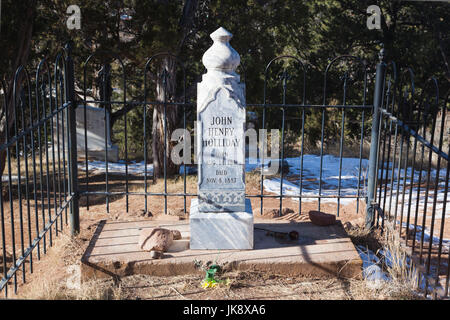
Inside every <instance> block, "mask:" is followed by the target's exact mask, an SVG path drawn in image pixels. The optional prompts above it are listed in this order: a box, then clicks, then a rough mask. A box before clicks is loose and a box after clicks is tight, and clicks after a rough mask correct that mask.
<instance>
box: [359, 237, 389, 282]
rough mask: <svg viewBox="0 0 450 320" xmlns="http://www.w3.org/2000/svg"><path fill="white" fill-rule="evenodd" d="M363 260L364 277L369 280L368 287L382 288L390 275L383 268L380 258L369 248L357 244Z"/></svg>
mask: <svg viewBox="0 0 450 320" xmlns="http://www.w3.org/2000/svg"><path fill="white" fill-rule="evenodd" d="M356 250H357V251H358V254H359V256H360V257H361V260H362V261H363V278H364V279H365V280H367V281H368V282H367V285H368V287H370V288H372V289H378V288H380V287H381V286H382V285H383V283H384V282H386V281H389V280H390V277H389V276H388V274H387V273H386V272H384V271H383V269H382V268H381V261H380V259H379V258H378V257H377V256H376V255H375V254H374V253H373V252H372V251H371V250H369V249H368V248H365V247H363V246H361V245H359V246H356Z"/></svg>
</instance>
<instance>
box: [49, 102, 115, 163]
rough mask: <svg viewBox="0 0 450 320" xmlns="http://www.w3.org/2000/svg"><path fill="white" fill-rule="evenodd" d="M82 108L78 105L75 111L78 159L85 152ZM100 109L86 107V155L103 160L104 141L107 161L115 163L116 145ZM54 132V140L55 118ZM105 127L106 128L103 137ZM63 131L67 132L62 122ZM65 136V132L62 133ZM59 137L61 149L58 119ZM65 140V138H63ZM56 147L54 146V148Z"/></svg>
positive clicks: (102, 110) (60, 126)
mask: <svg viewBox="0 0 450 320" xmlns="http://www.w3.org/2000/svg"><path fill="white" fill-rule="evenodd" d="M84 108H85V107H84V106H83V105H79V106H78V107H77V108H76V109H75V110H76V122H77V151H78V157H79V158H84V157H85V155H86V152H85V134H84V133H85V132H84ZM106 115H107V116H106V119H105V110H104V109H102V108H96V107H92V106H86V133H87V151H88V152H87V155H88V158H93V159H97V160H102V161H104V160H105V139H106V148H107V150H108V154H107V155H108V161H111V162H117V161H119V149H118V147H117V146H116V145H113V144H112V142H111V134H110V129H109V115H108V111H106ZM53 126H54V130H55V140H56V116H55V121H54V122H53ZM105 126H106V128H107V132H106V137H105ZM64 129H65V130H67V124H66V123H65V122H64ZM64 135H65V136H67V132H64ZM59 136H60V145H61V148H62V119H61V117H60V119H59ZM65 138H66V137H65ZM67 145H68V144H67V141H65V149H66V153H67ZM55 147H56V146H55ZM56 148H57V147H56Z"/></svg>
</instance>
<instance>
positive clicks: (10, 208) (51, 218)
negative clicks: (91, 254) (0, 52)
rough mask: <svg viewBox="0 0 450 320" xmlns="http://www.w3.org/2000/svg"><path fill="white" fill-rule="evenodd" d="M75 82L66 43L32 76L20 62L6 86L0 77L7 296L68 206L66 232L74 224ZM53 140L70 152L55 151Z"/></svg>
mask: <svg viewBox="0 0 450 320" xmlns="http://www.w3.org/2000/svg"><path fill="white" fill-rule="evenodd" d="M52 74H53V75H52ZM33 83H34V86H33ZM73 86H74V82H73V61H72V59H71V57H70V47H66V50H65V52H61V53H60V54H58V56H57V58H56V61H55V64H54V69H53V70H52V69H50V65H49V64H48V62H47V61H46V60H42V61H41V62H40V63H39V66H38V67H37V70H36V73H35V75H34V76H33V75H31V74H30V73H29V72H28V71H27V70H26V69H25V68H24V67H22V66H21V67H19V68H18V69H17V71H16V73H15V75H14V80H13V81H12V83H11V87H7V85H6V83H5V82H2V91H3V108H2V125H3V126H4V130H3V134H4V143H2V144H1V146H0V152H1V153H2V161H3V164H4V165H5V170H4V172H5V174H4V175H3V176H2V181H1V182H0V183H1V185H0V186H1V188H0V190H1V193H0V214H1V216H0V219H1V234H2V238H1V239H2V242H1V243H2V248H1V250H2V253H1V254H2V257H1V260H2V261H1V263H2V266H1V269H2V279H1V281H0V290H3V291H4V293H5V296H7V294H8V285H9V284H11V283H12V284H13V286H14V292H16V291H17V286H18V278H19V277H20V274H21V278H22V282H23V283H24V282H25V281H26V273H27V271H29V272H33V263H34V261H35V259H36V258H37V259H38V260H40V259H41V255H42V254H45V253H46V252H47V250H48V247H49V246H52V245H53V239H54V237H55V236H58V235H59V233H60V232H62V231H63V228H64V225H65V224H67V223H68V220H67V219H68V214H67V211H68V210H70V212H71V214H70V217H71V222H72V223H71V226H72V230H77V229H78V221H77V219H78V214H77V211H78V202H77V193H76V190H77V186H76V183H77V176H76V174H77V160H76V140H75V139H76V135H75V125H76V123H75V119H74V112H75V105H74V103H73V101H74V99H73V93H74V89H73ZM54 128H56V129H57V130H56V132H55V130H54ZM60 134H61V135H60ZM59 145H62V146H63V148H67V149H68V150H70V152H69V153H70V154H69V156H66V153H64V152H62V153H60V152H57V151H58V150H60V149H57V148H56V147H57V146H59ZM3 177H6V179H3ZM4 180H6V181H4ZM5 182H6V183H5Z"/></svg>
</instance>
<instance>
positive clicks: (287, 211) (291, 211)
mask: <svg viewBox="0 0 450 320" xmlns="http://www.w3.org/2000/svg"><path fill="white" fill-rule="evenodd" d="M291 213H294V210H292V209H291V208H283V210H282V211H281V215H282V216H285V215H288V214H291Z"/></svg>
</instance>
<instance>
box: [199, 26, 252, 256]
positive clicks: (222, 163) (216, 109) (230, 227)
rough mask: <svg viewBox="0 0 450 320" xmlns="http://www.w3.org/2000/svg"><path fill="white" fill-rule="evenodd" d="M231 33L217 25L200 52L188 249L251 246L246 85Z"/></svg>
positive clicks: (244, 247)
mask: <svg viewBox="0 0 450 320" xmlns="http://www.w3.org/2000/svg"><path fill="white" fill-rule="evenodd" d="M231 37H232V34H231V33H229V32H228V31H227V30H225V29H224V28H219V29H217V30H216V31H215V32H213V33H212V34H211V38H212V39H213V41H214V43H213V45H212V46H211V47H210V48H209V49H208V50H207V51H206V52H205V54H204V55H203V64H204V65H205V67H206V69H207V70H208V72H207V73H206V74H204V75H203V78H202V82H200V83H199V84H198V87H197V126H198V127H197V132H198V135H197V139H198V140H197V143H198V146H199V148H198V154H197V159H198V199H194V200H192V202H191V211H190V230H191V249H252V248H253V214H252V208H251V203H250V200H248V199H246V198H245V138H244V128H245V86H244V84H243V83H240V77H239V75H237V74H236V72H235V70H236V68H237V66H238V65H239V63H240V57H239V54H238V53H237V52H236V51H235V50H234V49H233V48H232V47H231V46H230V44H229V41H230V39H231Z"/></svg>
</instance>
